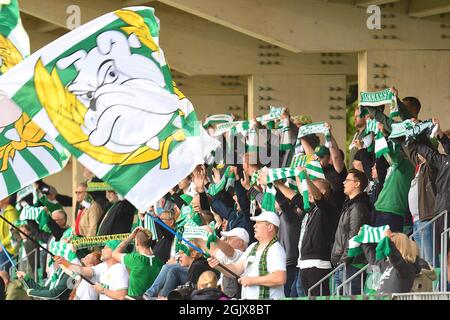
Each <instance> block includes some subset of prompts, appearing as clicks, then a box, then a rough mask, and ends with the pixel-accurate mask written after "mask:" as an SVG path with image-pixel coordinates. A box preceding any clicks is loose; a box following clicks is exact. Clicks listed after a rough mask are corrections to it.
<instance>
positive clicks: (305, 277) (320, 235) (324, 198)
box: [298, 169, 339, 296]
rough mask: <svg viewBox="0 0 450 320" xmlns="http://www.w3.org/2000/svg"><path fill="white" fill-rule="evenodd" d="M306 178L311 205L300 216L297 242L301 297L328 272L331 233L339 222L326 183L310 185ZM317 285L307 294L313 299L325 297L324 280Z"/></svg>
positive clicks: (319, 181) (336, 210)
mask: <svg viewBox="0 0 450 320" xmlns="http://www.w3.org/2000/svg"><path fill="white" fill-rule="evenodd" d="M303 170H305V169H303ZM306 177H307V178H306V182H307V185H308V192H309V201H310V202H312V203H313V205H312V206H311V209H310V210H308V211H307V212H304V214H303V217H302V224H301V231H300V239H299V242H298V248H299V252H300V255H299V259H298V267H299V268H300V273H299V276H300V277H301V283H302V286H303V290H304V291H305V294H308V289H309V288H311V287H312V286H313V285H314V284H316V283H317V282H318V281H319V280H321V279H322V278H323V277H325V276H326V275H327V274H328V273H330V272H331V270H332V266H331V262H330V260H331V259H330V256H331V248H332V246H333V237H334V232H335V231H336V225H337V222H338V220H339V211H338V209H337V208H336V206H335V204H334V202H333V201H332V200H331V198H330V194H331V185H330V183H329V182H328V181H327V180H323V179H316V180H314V182H312V181H311V180H310V179H309V177H308V175H306ZM298 184H299V183H298ZM321 286H322V287H321ZM321 286H318V287H316V288H314V289H313V290H312V291H311V294H312V295H314V296H318V295H329V294H330V289H329V283H328V281H324V283H323V284H322V285H321Z"/></svg>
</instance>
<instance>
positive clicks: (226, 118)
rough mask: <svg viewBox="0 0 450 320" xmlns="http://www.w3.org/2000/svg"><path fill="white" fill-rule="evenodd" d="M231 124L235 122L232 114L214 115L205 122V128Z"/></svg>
mask: <svg viewBox="0 0 450 320" xmlns="http://www.w3.org/2000/svg"><path fill="white" fill-rule="evenodd" d="M230 122H233V116H232V115H231V114H214V115H211V116H208V117H206V119H205V121H204V122H203V128H208V127H210V126H212V125H215V124H219V123H230Z"/></svg>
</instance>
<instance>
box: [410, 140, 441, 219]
mask: <svg viewBox="0 0 450 320" xmlns="http://www.w3.org/2000/svg"><path fill="white" fill-rule="evenodd" d="M411 147H412V148H415V150H417V152H418V153H420V154H421V155H422V156H423V157H424V158H425V159H427V162H428V163H429V164H430V166H432V167H433V168H434V169H436V180H435V185H436V200H435V206H434V212H435V213H440V212H442V211H444V210H450V196H449V194H450V156H448V155H443V154H440V153H439V152H437V151H434V150H433V149H431V148H429V147H427V146H426V145H423V144H418V143H415V142H411Z"/></svg>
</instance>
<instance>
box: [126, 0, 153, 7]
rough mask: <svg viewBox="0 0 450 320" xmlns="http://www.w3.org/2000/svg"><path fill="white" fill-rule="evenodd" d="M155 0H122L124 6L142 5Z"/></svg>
mask: <svg viewBox="0 0 450 320" xmlns="http://www.w3.org/2000/svg"><path fill="white" fill-rule="evenodd" d="M153 1H155V0H124V1H123V6H124V7H132V6H142V5H144V4H150V3H152V2H153Z"/></svg>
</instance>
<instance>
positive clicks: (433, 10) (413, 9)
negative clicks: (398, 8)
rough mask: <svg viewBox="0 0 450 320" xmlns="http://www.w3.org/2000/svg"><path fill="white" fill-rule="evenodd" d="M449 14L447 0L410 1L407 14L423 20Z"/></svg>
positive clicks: (449, 8) (449, 6)
mask: <svg viewBox="0 0 450 320" xmlns="http://www.w3.org/2000/svg"><path fill="white" fill-rule="evenodd" d="M446 12H450V1H449V0H427V1H423V0H411V5H410V7H409V12H408V14H409V15H410V16H411V17H416V18H423V17H429V16H433V15H437V14H441V13H446Z"/></svg>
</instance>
